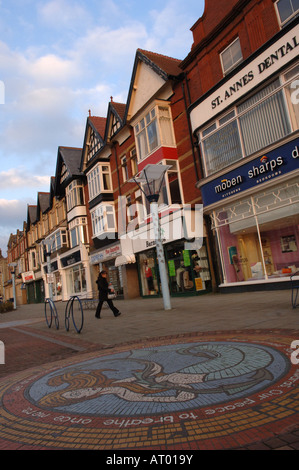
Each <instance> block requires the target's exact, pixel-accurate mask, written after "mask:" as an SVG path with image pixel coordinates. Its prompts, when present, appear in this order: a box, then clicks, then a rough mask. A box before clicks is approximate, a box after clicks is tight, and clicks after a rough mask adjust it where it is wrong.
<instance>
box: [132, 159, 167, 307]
mask: <svg viewBox="0 0 299 470" xmlns="http://www.w3.org/2000/svg"><path fill="white" fill-rule="evenodd" d="M169 168H171V167H170V166H169V165H151V164H149V165H146V167H145V168H144V169H143V170H142V171H141V172H140V173H139V174H138V175H136V176H135V177H133V178H132V179H131V180H130V182H131V183H133V182H134V183H136V184H137V185H138V186H139V188H140V189H141V191H142V192H143V193H144V195H145V197H146V198H147V200H148V202H149V204H150V212H151V215H152V221H153V229H154V234H155V242H156V250H157V259H158V265H159V272H160V280H161V289H162V296H163V302H164V309H165V310H171V302H170V294H169V285H168V276H167V271H166V263H165V256H164V249H163V244H162V239H161V227H160V219H159V213H158V199H159V195H160V191H161V189H162V184H163V181H164V177H165V173H166V171H167V170H168V169H169Z"/></svg>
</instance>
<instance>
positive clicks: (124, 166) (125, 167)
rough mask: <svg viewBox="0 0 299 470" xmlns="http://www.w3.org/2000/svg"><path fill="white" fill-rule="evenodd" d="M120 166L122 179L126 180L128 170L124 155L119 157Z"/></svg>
mask: <svg viewBox="0 0 299 470" xmlns="http://www.w3.org/2000/svg"><path fill="white" fill-rule="evenodd" d="M120 161H121V167H122V175H123V181H124V182H125V181H128V179H129V170H128V162H127V157H126V156H124V157H122V158H121V160H120Z"/></svg>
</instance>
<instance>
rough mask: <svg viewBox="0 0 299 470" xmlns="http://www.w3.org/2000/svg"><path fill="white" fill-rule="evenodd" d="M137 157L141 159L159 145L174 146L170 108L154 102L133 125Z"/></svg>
mask: <svg viewBox="0 0 299 470" xmlns="http://www.w3.org/2000/svg"><path fill="white" fill-rule="evenodd" d="M134 131H135V138H136V142H137V153H138V159H139V160H143V159H144V158H146V157H147V156H148V155H150V154H151V153H152V152H153V151H155V150H156V149H157V148H158V147H160V146H163V145H164V146H170V147H174V146H175V140H174V134H173V129H172V122H171V114H170V108H169V106H168V105H165V104H163V105H162V104H156V105H155V106H154V107H153V108H152V109H150V110H149V111H148V112H147V113H146V115H145V116H144V117H142V119H140V120H139V122H138V123H137V124H136V125H135V126H134Z"/></svg>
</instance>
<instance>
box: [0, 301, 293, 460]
mask: <svg viewBox="0 0 299 470" xmlns="http://www.w3.org/2000/svg"><path fill="white" fill-rule="evenodd" d="M288 294H289V293H287V292H281V293H280V295H279V294H278V293H276V292H275V293H274V294H273V296H272V306H269V298H268V302H264V296H265V295H268V296H269V294H267V293H266V294H264V295H263V294H262V293H257V294H256V295H255V296H253V295H252V294H251V297H250V296H249V295H248V294H244V295H242V294H237V295H236V296H235V297H229V296H226V295H225V296H221V297H219V296H215V297H213V296H209V297H208V296H206V297H201V298H200V299H199V300H198V301H197V302H196V300H194V299H191V300H190V301H189V302H188V304H189V311H188V312H187V313H186V315H185V316H184V319H183V320H184V324H183V323H182V315H181V300H180V299H179V300H178V301H175V300H174V301H173V304H174V309H173V311H172V312H171V322H170V321H169V320H170V318H169V317H170V315H169V314H166V313H165V312H163V310H161V306H160V304H159V301H160V302H161V300H160V299H153V300H154V301H152V300H150V301H149V302H152V303H151V305H150V304H149V303H147V304H144V302H143V300H141V299H140V301H138V300H137V301H132V302H130V301H122V303H121V302H119V303H120V304H121V310H122V313H123V316H121V317H118V318H117V319H115V318H113V317H112V316H111V315H110V314H109V311H108V310H107V311H104V312H103V319H101V320H100V321H95V320H94V318H93V314H94V312H88V311H86V312H84V314H85V323H84V329H83V331H82V333H81V334H80V335H78V334H76V332H68V333H67V332H66V331H65V329H64V326H63V306H61V309H60V316H61V319H62V321H61V325H62V326H61V327H60V329H59V330H55V329H53V328H51V329H48V328H47V327H46V325H45V321H44V318H43V316H42V314H41V313H40V307H38V306H24V307H19V308H18V309H17V311H15V312H12V313H11V314H5V315H1V316H0V340H1V341H3V343H4V344H5V364H3V365H0V399H1V412H0V449H5V450H9V449H12V450H13V449H26V450H29V449H34V450H38V449H56V448H60V449H79V448H83V449H106V450H107V449H117V450H119V449H124V448H126V449H127V448H129V449H158V450H169V451H170V450H180V451H184V450H193V451H195V450H198V449H200V450H202V449H207V450H213V449H217V450H219V449H222V448H223V449H232V450H241V449H244V450H298V447H299V420H298V408H299V400H298V385H297V384H298V375H299V369H298V365H293V364H288V367H286V370H285V375H283V376H282V377H278V378H277V381H276V382H275V383H274V382H273V384H272V385H271V387H270V386H268V387H266V388H265V389H263V390H260V391H257V392H255V393H252V392H249V393H248V395H246V394H245V395H242V397H241V395H240V397H241V398H240V397H239V398H236V399H235V400H233V401H232V400H231V399H229V400H228V401H227V403H222V404H219V405H217V404H216V405H215V406H214V405H213V406H212V405H211V404H210V405H209V406H210V408H209V407H207V406H206V407H204V406H203V407H199V408H198V407H196V406H194V409H191V408H188V407H187V408H186V411H184V410H183V408H182V409H181V410H179V409H178V411H177V412H175V409H172V411H169V410H170V408H168V407H169V405H167V402H166V403H165V404H163V407H162V409H165V410H166V412H165V413H163V414H161V413H160V412H158V411H157V410H156V411H153V412H152V414H149V413H147V414H145V415H144V416H141V415H140V416H139V415H138V412H139V411H140V409H141V408H140V404H138V400H137V401H136V404H135V405H134V406H135V407H136V408H135V412H133V411H132V413H131V414H130V415H129V416H122V413H123V412H122V411H119V410H120V409H119V408H117V407H116V405H115V404H113V403H112V402H113V400H112V398H113V394H112V395H107V398H106V402H105V403H106V405H104V406H109V407H110V406H111V407H113V406H114V407H115V413H116V414H115V419H114V418H113V413H111V412H110V411H109V413H108V414H107V413H106V414H105V413H104V415H103V416H102V415H101V413H100V414H99V413H98V412H97V413H94V414H92V402H91V401H88V400H86V401H84V400H85V399H82V400H81V402H80V401H79V402H78V403H77V404H73V405H72V406H70V403H67V406H70V407H69V408H68V407H67V406H64V407H62V408H59V407H56V408H55V406H54V405H52V402H49V403H48V402H47V401H45V404H44V405H43V406H42V407H40V403H39V402H38V400H37V398H38V399H39V398H40V397H39V395H38V394H39V393H40V390H43V389H44V387H46V383H45V379H44V377H46V378H47V380H48V379H49V377H50V375H49V374H50V373H51V371H52V372H53V373H54V372H55V374H57V373H58V372H59V374H60V371H62V372H61V377H64V375H65V373H66V371H67V370H68V368H69V367H70V366H72V367H73V366H74V367H75V368H76V367H78V368H79V369H78V370H81V368H82V366H81V363H82V361H83V362H84V363H85V361H87V363H88V361H92V360H94V358H99V359H101V360H105V358H106V357H107V356H109V360H112V359H113V358H114V355H115V354H117V357H118V355H119V354H121V355H122V354H127V351H130V354H132V353H135V351H136V354H140V351H144V349H145V348H146V349H147V348H149V350H151V348H153V347H154V348H156V350H157V353H159V352H160V350H162V349H163V348H164V347H169V345H177V344H182V343H186V344H188V345H189V344H191V345H192V344H193V343H195V342H196V343H197V342H199V343H201V342H207V341H210V342H211V343H213V345H214V344H218V345H219V344H223V343H224V342H226V341H228V342H229V345H231V344H232V342H237V341H240V342H241V343H242V344H244V343H246V345H247V344H249V345H251V344H254V345H256V344H259V345H261V346H262V347H269V348H270V350H271V348H272V347H273V348H274V349H273V350H274V355H275V354H276V353H275V351H277V349H279V350H280V351H281V352H282V353H283V355H286V357H289V356H290V353H291V350H290V344H291V342H292V341H294V340H296V339H299V331H298V329H297V328H296V326H297V325H298V313H299V310H298V309H297V310H293V309H290V308H289V302H288V301H289V295H288ZM240 299H241V301H242V302H240ZM198 304H200V305H199V307H198ZM242 304H243V305H244V304H246V305H247V308H248V312H249V313H248V314H247V315H246V318H245V317H243V319H242V322H243V323H242V322H241V321H240V311H241V310H242V308H241V306H242ZM213 305H214V316H213V318H211V306H213ZM257 305H258V307H259V311H257V310H256V307H257ZM141 306H142V308H141ZM145 307H146V308H145ZM239 308H240V311H239ZM243 309H244V307H243ZM208 310H209V311H208ZM203 311H204V312H205V313H204V315H203V314H201V315H200V318H199V312H200V313H201V312H203ZM206 312H207V315H206ZM150 316H151V317H150ZM165 317H166V318H165ZM234 317H235V321H234ZM228 318H229V323H228V322H227V321H225V319H228ZM142 320H143V321H142ZM159 320H160V321H159ZM263 320H264V321H263ZM164 323H165V328H164ZM144 324H145V325H146V327H144V326H142V325H144ZM166 324H168V327H169V328H168V329H167V328H166ZM182 325H183V326H182ZM211 325H213V326H214V327H215V330H211V328H210V327H211ZM234 325H236V326H237V328H236V329H235V328H234ZM229 327H230V328H229ZM126 328H127V329H126ZM128 328H129V329H128ZM129 330H130V331H129ZM127 331H128V334H126V332H127ZM167 331H169V333H170V334H169V335H167V334H165V333H166V332H167ZM213 347H214V346H213ZM161 348H162V349H161ZM277 359H278V360H280V356H277ZM139 360H141V359H139ZM142 360H144V359H142ZM157 364H159V363H157ZM161 364H162V363H161ZM104 365H105V368H106V363H105V364H104ZM155 367H157V366H155ZM141 369H142V367H141V368H140V370H141ZM74 370H76V369H74ZM153 370H154V369H153ZM59 374H58V375H59ZM76 374H77V372H76ZM108 374H109V373H108ZM156 375H157V378H158V377H159V376H161V372H159V373H157V374H156ZM59 376H60V375H59ZM91 376H92V378H94V377H93V374H91ZM153 376H155V374H153V375H149V376H146V377H145V378H147V379H149V378H151V377H153ZM76 377H77V378H76V381H77V382H76V383H77V390H81V388H82V387H83V382H82V380H83V379H84V378H85V377H82V374H81V376H80V374H79V375H76ZM107 377H108V376H107V373H106V376H105V373H104V378H105V380H106V379H107ZM170 377H171V374H170ZM102 379H103V374H102V373H101V374H100V375H99V377H97V379H96V381H95V382H94V383H95V384H96V383H98V381H99V380H102ZM55 380H56V381H58V378H57V379H55ZM59 380H60V379H59ZM89 380H91V378H90V377H89ZM127 380H128V379H127ZM159 380H160V379H159V378H158V383H160V382H159ZM234 380H235V379H234ZM130 381H131V382H132V379H130V380H129V382H127V383H130ZM84 386H85V385H84ZM107 386H108V385H107ZM52 387H54V385H52ZM55 387H56V383H55ZM55 387H54V389H53V390H54V391H59V386H58V385H57V387H58V388H57V390H56V388H55ZM90 387H91V390H92V385H90ZM188 387H192V385H187V386H186V389H188ZM130 390H131V391H132V392H134V393H137V392H138V393H139V392H140V386H139V385H138V384H136V385H134V386H133V383H132V385H131V386H130V387H129V391H130ZM282 392H283V393H282ZM31 393H32V396H31ZM113 393H114V394H115V393H116V392H115V391H114V392H113ZM117 393H128V390H127V391H126V392H124V389H122V390H121V391H120V392H117ZM161 393H162V395H161V396H163V394H165V392H161ZM184 393H185V392H184ZM276 394H277V395H276ZM182 396H183V395H182ZM238 396H239V395H238ZM36 397H37V398H36ZM48 397H50V394H49V396H48V395H46V399H48ZM111 397H112V398H111ZM53 399H54V398H53ZM55 399H57V397H55ZM138 399H139V398H138ZM35 400H36V401H35ZM246 400H248V404H247V402H246ZM182 403H183V402H182ZM79 405H80V407H81V408H78V409H80V410H81V411H80V412H79V414H78V409H77V411H76V407H78V406H79ZM83 405H84V406H83ZM234 405H236V406H235V409H233V407H234ZM118 406H119V405H118ZM132 406H133V405H132ZM177 406H179V405H177ZM180 406H182V404H180ZM226 406H227V409H226V408H225V407H226ZM111 409H112V408H111ZM133 409H134V408H133V407H132V410H133ZM153 409H154V408H153ZM74 410H75V411H74ZM82 410H83V411H82ZM138 410H139V411H138ZM62 411H63V412H62ZM216 411H217V413H216ZM136 413H137V414H136ZM208 413H213V415H212V416H210V415H209V414H208ZM62 416H63V418H62ZM212 418H213V419H212ZM59 420H60V421H59ZM61 420H62V421H61ZM63 420H65V423H64V422H63ZM80 420H81V422H80ZM117 420H118V421H117ZM121 420H125V421H124V422H125V423H126V424H123V425H122V427H119V425H118V424H115V423H117V422H118V423H120V422H121ZM130 420H131V421H130ZM151 420H152V422H151ZM167 420H169V421H167ZM82 423H83V424H82ZM107 423H108V424H107Z"/></svg>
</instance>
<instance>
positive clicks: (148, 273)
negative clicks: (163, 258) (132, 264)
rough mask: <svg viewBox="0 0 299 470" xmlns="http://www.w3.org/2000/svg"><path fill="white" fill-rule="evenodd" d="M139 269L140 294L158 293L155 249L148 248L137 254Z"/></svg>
mask: <svg viewBox="0 0 299 470" xmlns="http://www.w3.org/2000/svg"><path fill="white" fill-rule="evenodd" d="M139 269H140V282H141V292H142V295H143V296H147V295H158V294H159V293H160V285H159V278H158V266H157V260H156V251H155V250H148V251H147V252H145V253H142V254H140V255H139Z"/></svg>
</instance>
